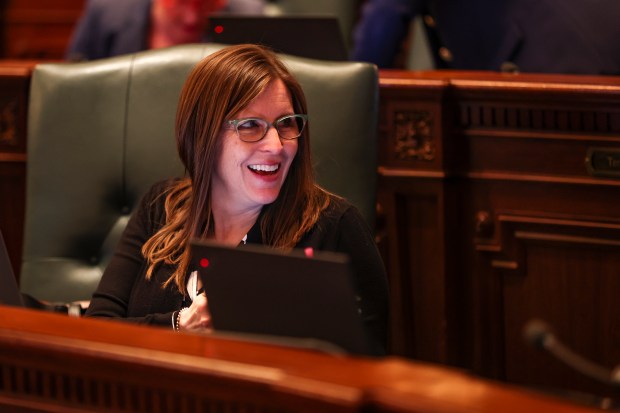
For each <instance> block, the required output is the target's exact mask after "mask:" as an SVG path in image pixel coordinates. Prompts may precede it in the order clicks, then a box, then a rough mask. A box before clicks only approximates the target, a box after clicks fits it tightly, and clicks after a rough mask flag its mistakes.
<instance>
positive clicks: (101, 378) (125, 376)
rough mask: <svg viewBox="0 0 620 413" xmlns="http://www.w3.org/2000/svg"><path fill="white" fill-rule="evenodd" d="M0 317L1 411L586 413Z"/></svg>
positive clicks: (271, 350) (330, 360)
mask: <svg viewBox="0 0 620 413" xmlns="http://www.w3.org/2000/svg"><path fill="white" fill-rule="evenodd" d="M0 310H1V311H0V409H2V410H3V411H4V409H13V410H12V411H29V412H33V411H46V412H51V411H69V410H67V409H71V410H70V411H76V412H82V411H106V412H107V411H122V412H143V411H144V412H197V411H203V412H204V411H217V412H230V411H247V412H257V413H258V412H260V413H262V412H265V413H267V412H319V411H320V412H362V411H364V412H368V411H373V412H419V413H422V412H448V411H450V412H455V413H459V412H463V413H466V412H467V413H469V412H476V413H486V412H495V411H501V412H524V411H527V412H545V413H546V412H549V411H553V412H566V413H580V412H588V411H594V410H590V409H586V408H584V407H581V406H578V405H573V404H567V403H564V402H561V401H560V400H559V399H554V398H550V397H547V396H542V395H540V394H535V393H531V392H526V391H523V390H519V389H517V388H511V387H508V386H505V385H499V384H495V383H492V382H487V381H484V380H480V379H476V378H474V377H471V376H469V375H467V374H465V373H463V372H460V371H456V370H450V369H445V368H439V367H436V366H431V365H425V364H415V363H412V362H408V361H405V360H403V359H399V358H387V359H384V360H373V359H366V358H347V357H343V356H330V355H325V354H319V353H314V352H310V351H302V350H296V349H291V348H285V347H278V346H273V345H266V344H258V343H251V342H243V341H235V340H230V339H222V338H216V337H208V336H199V335H189V334H182V333H174V332H173V331H172V330H163V329H158V328H153V327H139V326H133V325H129V324H124V323H120V322H112V321H101V320H91V319H89V320H86V319H73V318H69V317H66V316H61V315H56V314H49V313H42V312H36V311H33V310H22V309H14V308H8V307H2V308H0Z"/></svg>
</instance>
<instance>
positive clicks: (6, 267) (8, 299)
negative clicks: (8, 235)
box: [0, 231, 24, 307]
mask: <svg viewBox="0 0 620 413" xmlns="http://www.w3.org/2000/svg"><path fill="white" fill-rule="evenodd" d="M0 304H4V305H12V306H16V307H23V306H24V301H23V299H22V295H21V293H20V291H19V287H18V286H17V280H16V279H15V273H14V272H13V266H12V265H11V261H9V253H8V252H7V250H6V244H5V243H4V238H3V237H2V231H0Z"/></svg>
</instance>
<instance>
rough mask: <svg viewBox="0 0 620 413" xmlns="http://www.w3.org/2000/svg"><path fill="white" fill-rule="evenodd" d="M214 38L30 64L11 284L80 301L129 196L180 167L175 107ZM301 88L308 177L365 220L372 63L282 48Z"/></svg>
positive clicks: (372, 158) (371, 194) (370, 175)
mask: <svg viewBox="0 0 620 413" xmlns="http://www.w3.org/2000/svg"><path fill="white" fill-rule="evenodd" d="M222 47H223V46H221V45H214V44H195V45H183V46H176V47H172V48H168V49H159V50H150V51H145V52H140V53H136V54H133V55H126V56H120V57H114V58H109V59H102V60H97V61H91V62H86V63H53V64H52V63H48V64H41V65H38V66H37V67H36V69H35V71H34V74H33V78H32V84H31V91H30V106H29V113H28V167H27V206H26V224H25V236H24V250H23V263H22V269H21V289H22V292H24V293H27V294H30V295H31V296H33V297H35V298H37V299H41V300H47V301H63V302H67V301H74V300H89V299H90V297H91V294H92V292H93V291H94V290H95V288H96V286H97V284H98V282H99V279H100V277H101V274H102V272H103V270H104V268H105V266H106V264H107V262H108V260H109V258H110V256H111V254H112V252H113V250H114V247H115V245H116V242H117V241H118V239H119V237H120V234H121V232H122V230H123V228H124V227H125V224H126V222H127V220H128V217H129V215H130V214H131V212H132V210H133V209H134V207H135V206H136V203H137V202H138V201H139V199H140V197H141V196H142V195H143V194H144V193H145V192H146V190H147V189H148V188H149V187H150V186H151V185H152V184H153V183H154V182H156V181H158V180H161V179H164V178H167V177H172V176H180V175H181V174H182V173H183V168H182V166H181V163H180V161H179V160H178V156H177V153H176V146H175V141H174V118H175V113H176V105H177V99H178V95H179V92H180V90H181V86H182V84H183V82H184V80H185V78H186V76H187V74H188V73H189V71H190V69H191V68H192V67H193V65H194V64H195V63H196V62H198V61H199V60H200V59H201V58H202V57H204V56H206V55H208V54H209V53H212V52H214V51H215V50H217V49H220V48H222ZM283 58H284V60H285V62H286V63H287V64H288V65H289V67H290V69H291V70H292V72H293V73H294V74H295V75H296V76H297V78H298V79H299V80H300V82H301V84H302V86H303V88H304V90H305V93H306V95H307V99H308V106H309V117H310V122H311V123H310V125H311V139H312V140H311V142H312V150H313V155H314V160H315V164H316V171H317V177H318V180H319V182H320V183H321V184H322V185H324V186H325V187H326V188H327V189H329V190H331V191H333V192H335V193H338V194H340V195H342V196H344V197H346V198H348V199H349V200H350V201H351V202H353V203H354V204H355V205H357V206H358V207H359V209H360V210H361V212H362V214H363V215H364V216H365V218H366V219H367V220H368V222H369V224H370V225H371V226H372V225H374V209H375V193H376V191H375V184H376V165H377V159H376V157H377V155H376V130H377V113H378V79H377V70H376V68H375V66H373V65H370V64H366V63H354V62H323V61H316V60H308V59H303V58H297V57H292V56H283Z"/></svg>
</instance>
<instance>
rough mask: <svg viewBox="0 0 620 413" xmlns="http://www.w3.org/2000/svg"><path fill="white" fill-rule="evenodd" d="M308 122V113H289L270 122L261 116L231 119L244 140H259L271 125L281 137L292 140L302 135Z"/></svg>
mask: <svg viewBox="0 0 620 413" xmlns="http://www.w3.org/2000/svg"><path fill="white" fill-rule="evenodd" d="M306 122H308V115H287V116H283V117H281V118H280V119H276V120H275V121H274V122H273V123H269V122H267V121H266V120H264V119H260V118H245V119H235V120H229V121H227V122H226V123H228V124H229V125H232V126H233V127H234V128H235V131H237V136H239V139H241V140H242V141H244V142H258V141H260V140H261V139H263V138H264V137H265V135H267V131H268V130H269V128H270V127H272V126H273V127H274V128H276V131H278V135H279V136H280V138H281V139H286V140H292V139H297V138H299V137H300V136H301V133H302V132H303V130H304V127H305V126H306Z"/></svg>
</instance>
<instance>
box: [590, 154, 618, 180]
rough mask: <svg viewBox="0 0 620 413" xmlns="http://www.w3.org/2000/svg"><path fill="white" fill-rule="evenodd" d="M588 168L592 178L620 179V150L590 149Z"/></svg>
mask: <svg viewBox="0 0 620 413" xmlns="http://www.w3.org/2000/svg"><path fill="white" fill-rule="evenodd" d="M586 168H587V169H588V173H589V174H590V175H592V176H604V177H611V178H620V148H589V149H588V152H587V154H586Z"/></svg>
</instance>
